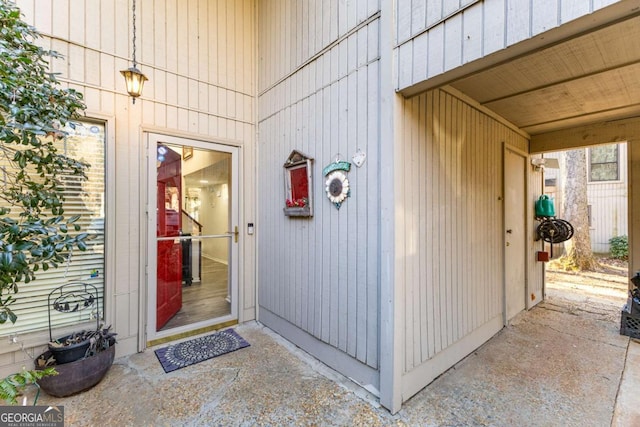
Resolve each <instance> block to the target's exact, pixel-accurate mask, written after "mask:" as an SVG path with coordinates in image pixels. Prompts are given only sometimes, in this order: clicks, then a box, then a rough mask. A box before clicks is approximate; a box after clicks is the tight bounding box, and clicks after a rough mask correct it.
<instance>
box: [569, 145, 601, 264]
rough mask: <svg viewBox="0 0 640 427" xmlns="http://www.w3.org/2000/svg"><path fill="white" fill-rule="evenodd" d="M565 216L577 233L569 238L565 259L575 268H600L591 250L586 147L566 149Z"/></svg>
mask: <svg viewBox="0 0 640 427" xmlns="http://www.w3.org/2000/svg"><path fill="white" fill-rule="evenodd" d="M563 183H564V197H563V201H564V203H563V208H564V209H563V214H564V218H562V219H565V220H567V221H569V222H570V223H571V225H573V228H574V234H573V238H572V239H571V240H568V241H566V242H565V244H564V247H565V255H564V256H563V257H562V259H561V263H562V264H564V266H565V268H567V269H572V270H579V271H583V270H597V269H598V268H599V266H600V265H599V264H598V262H597V261H596V259H595V257H594V256H593V252H592V250H591V236H590V234H589V211H588V207H587V206H588V201H587V158H586V150H585V149H584V148H583V149H578V150H571V151H567V152H566V153H565V167H564V169H563Z"/></svg>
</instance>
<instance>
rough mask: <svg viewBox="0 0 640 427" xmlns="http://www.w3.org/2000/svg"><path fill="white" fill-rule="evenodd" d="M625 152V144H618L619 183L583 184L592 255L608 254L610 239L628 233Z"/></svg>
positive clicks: (626, 146)
mask: <svg viewBox="0 0 640 427" xmlns="http://www.w3.org/2000/svg"><path fill="white" fill-rule="evenodd" d="M627 148H628V144H625V143H622V144H618V150H619V153H618V156H619V157H618V159H619V161H618V168H619V176H620V181H610V182H606V181H605V182H589V183H588V184H587V199H588V201H589V205H590V206H591V227H590V229H591V248H592V249H593V251H594V252H598V253H606V252H609V239H610V238H612V237H615V236H623V235H628V233H629V222H628V207H629V205H628V179H627ZM587 158H588V157H587Z"/></svg>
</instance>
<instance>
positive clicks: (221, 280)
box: [147, 134, 239, 341]
mask: <svg viewBox="0 0 640 427" xmlns="http://www.w3.org/2000/svg"><path fill="white" fill-rule="evenodd" d="M147 167H148V171H149V173H148V178H147V179H148V195H149V196H148V199H149V200H148V205H149V207H152V206H153V207H155V209H149V210H148V212H149V213H148V236H149V239H148V261H147V277H148V280H147V286H148V288H147V296H148V298H147V341H151V340H155V339H161V338H166V337H170V336H175V335H184V334H188V333H189V331H193V330H201V329H202V328H207V327H212V326H214V325H218V324H221V323H227V322H230V321H233V320H237V319H238V283H237V282H238V280H237V278H238V261H239V260H238V253H239V251H238V235H239V233H238V227H237V225H238V191H239V188H238V183H239V180H238V148H237V147H230V146H225V145H220V144H211V143H206V142H202V141H197V140H191V139H185V138H176V137H168V136H164V135H158V134H149V135H148V164H147Z"/></svg>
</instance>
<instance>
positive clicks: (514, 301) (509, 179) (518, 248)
mask: <svg viewBox="0 0 640 427" xmlns="http://www.w3.org/2000/svg"><path fill="white" fill-rule="evenodd" d="M504 183H505V184H504V189H505V198H504V225H505V230H504V233H505V234H504V236H505V238H504V244H505V252H504V254H505V320H506V321H509V320H510V319H512V318H513V317H514V316H515V315H516V314H518V313H520V312H521V311H522V310H524V309H525V303H526V253H527V252H526V249H527V248H526V228H525V227H526V223H527V221H526V194H527V185H526V157H525V156H524V155H522V154H520V153H518V152H516V151H513V150H510V149H509V148H507V149H505V162H504Z"/></svg>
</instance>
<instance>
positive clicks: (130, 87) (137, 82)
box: [120, 0, 148, 104]
mask: <svg viewBox="0 0 640 427" xmlns="http://www.w3.org/2000/svg"><path fill="white" fill-rule="evenodd" d="M131 11H132V15H133V38H132V41H133V55H132V56H133V66H132V67H130V68H127V69H126V70H122V71H120V73H121V74H122V75H123V76H124V80H125V82H126V84H127V92H128V93H129V95H131V97H132V98H133V103H134V104H135V103H136V98H137V97H139V96H140V95H141V94H142V87H143V86H144V82H146V81H147V80H148V79H147V76H145V75H144V74H142V72H141V71H140V70H138V68H137V67H136V65H137V62H136V0H133V6H132V8H131Z"/></svg>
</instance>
